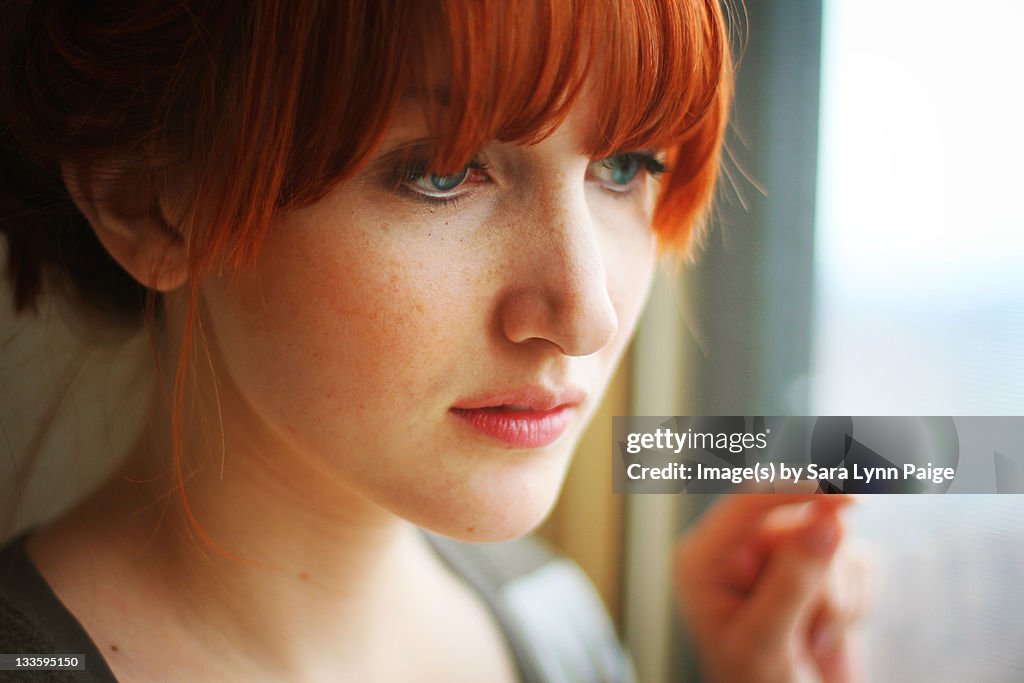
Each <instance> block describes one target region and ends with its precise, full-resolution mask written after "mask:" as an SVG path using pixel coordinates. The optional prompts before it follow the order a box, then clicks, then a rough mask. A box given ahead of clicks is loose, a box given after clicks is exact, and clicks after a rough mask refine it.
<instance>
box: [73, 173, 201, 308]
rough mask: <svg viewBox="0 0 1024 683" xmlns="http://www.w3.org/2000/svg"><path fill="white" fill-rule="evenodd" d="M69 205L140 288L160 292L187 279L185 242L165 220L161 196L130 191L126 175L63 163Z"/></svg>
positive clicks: (179, 284)
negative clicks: (136, 281)
mask: <svg viewBox="0 0 1024 683" xmlns="http://www.w3.org/2000/svg"><path fill="white" fill-rule="evenodd" d="M61 174H62V176H63V178H64V184H65V186H66V187H67V189H68V193H69V194H70V195H71V199H72V201H74V203H75V206H76V207H78V210H79V211H81V212H82V215H83V216H85V218H86V220H88V221H89V224H90V225H91V226H92V228H93V230H94V231H95V232H96V236H97V237H98V238H99V240H100V242H101V243H102V244H103V246H104V247H105V248H106V250H107V252H109V253H110V255H111V256H112V257H113V258H114V260H115V261H117V262H118V263H119V264H121V267H122V268H124V269H125V270H126V271H128V273H129V274H130V275H131V276H132V277H133V278H135V279H136V280H138V281H139V283H141V284H142V285H143V286H145V287H148V288H149V289H153V290H156V291H158V292H169V291H172V290H175V289H178V288H179V287H181V286H182V285H184V284H185V282H186V281H187V280H188V258H187V256H188V255H187V250H186V247H185V240H184V238H183V237H182V235H181V233H180V232H179V231H178V229H177V226H174V225H172V224H171V223H170V222H169V221H168V220H167V219H166V218H165V215H166V214H165V211H164V209H163V202H162V201H161V198H160V197H157V196H154V194H153V193H152V192H149V191H146V190H145V189H142V190H141V191H139V190H140V188H132V187H131V186H130V184H129V183H127V182H125V179H124V177H123V176H124V174H123V173H117V172H111V171H110V170H109V169H95V168H91V169H86V168H83V167H81V166H76V165H74V164H71V163H70V162H63V163H62V164H61Z"/></svg>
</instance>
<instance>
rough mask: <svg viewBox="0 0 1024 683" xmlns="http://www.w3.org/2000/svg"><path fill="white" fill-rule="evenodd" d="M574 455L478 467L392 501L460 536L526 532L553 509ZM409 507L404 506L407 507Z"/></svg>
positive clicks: (420, 520)
mask: <svg viewBox="0 0 1024 683" xmlns="http://www.w3.org/2000/svg"><path fill="white" fill-rule="evenodd" d="M567 464H568V457H565V458H558V459H557V460H548V461H546V462H544V461H542V462H537V461H534V462H529V463H526V462H519V463H516V464H511V465H505V466H502V467H495V468H486V471H477V472H473V473H472V475H471V476H468V477H466V478H464V479H463V480H462V481H461V482H459V484H457V485H455V486H442V487H440V489H439V490H437V491H435V492H434V495H428V492H427V491H426V490H423V489H421V490H420V491H418V494H419V495H416V494H413V496H411V497H409V498H406V499H405V501H404V502H405V503H406V505H399V506H389V507H390V508H391V509H392V510H393V511H395V512H397V513H398V514H399V515H401V516H402V517H404V518H405V519H407V520H409V521H411V522H413V523H414V524H416V525H417V526H421V527H423V528H425V529H428V530H430V531H433V532H435V533H438V534H441V535H444V536H448V537H450V538H454V539H456V540H460V541H467V542H472V543H493V542H497V541H507V540H510V539H513V538H516V537H519V536H523V535H524V534H527V533H529V532H531V531H533V530H534V529H535V528H537V527H538V526H539V525H540V524H541V523H542V522H543V521H544V520H545V519H546V518H547V516H548V514H549V513H550V512H551V509H552V508H553V507H554V505H555V502H556V501H557V499H558V494H559V492H560V490H561V486H562V481H563V479H564V476H565V470H566V466H567ZM403 508H404V509H403Z"/></svg>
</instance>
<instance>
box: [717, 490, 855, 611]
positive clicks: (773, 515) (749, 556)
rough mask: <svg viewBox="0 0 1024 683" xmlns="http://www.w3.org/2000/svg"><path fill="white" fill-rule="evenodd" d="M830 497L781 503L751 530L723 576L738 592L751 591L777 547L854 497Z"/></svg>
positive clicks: (852, 500) (798, 535) (792, 540)
mask: <svg viewBox="0 0 1024 683" xmlns="http://www.w3.org/2000/svg"><path fill="white" fill-rule="evenodd" d="M830 498H831V496H819V497H818V498H817V499H816V500H813V501H812V502H810V503H806V504H803V505H791V506H784V507H782V508H776V509H774V510H771V511H769V512H768V514H766V515H765V517H764V520H763V522H762V523H761V525H760V527H759V528H757V529H756V531H754V532H753V534H752V536H751V538H750V540H749V542H747V543H744V544H741V549H740V550H739V551H738V552H737V553H736V555H735V559H734V561H733V562H732V563H730V565H729V566H727V568H723V570H724V571H723V575H724V576H726V577H728V578H729V580H730V581H729V583H730V585H732V586H733V587H734V588H735V590H737V591H738V592H742V593H748V592H750V591H751V590H752V589H753V586H754V584H755V583H756V581H757V579H758V577H759V576H760V575H761V572H762V571H763V570H764V567H765V565H766V563H767V562H768V559H769V558H770V557H771V555H772V553H773V552H774V551H775V549H776V548H779V547H782V546H784V545H787V544H789V543H792V542H794V541H796V540H798V539H799V537H800V536H802V535H803V533H804V530H805V529H806V527H807V526H808V525H809V524H810V523H811V521H812V520H814V519H816V518H817V517H818V516H820V515H822V514H835V513H836V512H838V511H841V508H842V507H844V506H846V505H848V504H850V502H854V501H855V500H856V499H849V498H847V499H846V500H843V501H842V502H835V501H831V500H829V499H830ZM782 513H785V514H782Z"/></svg>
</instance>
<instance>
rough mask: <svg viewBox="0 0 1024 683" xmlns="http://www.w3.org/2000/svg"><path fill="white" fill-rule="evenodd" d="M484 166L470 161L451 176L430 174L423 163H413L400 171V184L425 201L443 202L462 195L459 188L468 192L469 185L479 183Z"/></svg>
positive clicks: (478, 162)
mask: <svg viewBox="0 0 1024 683" xmlns="http://www.w3.org/2000/svg"><path fill="white" fill-rule="evenodd" d="M486 168H487V167H486V166H485V165H484V164H483V163H482V162H480V161H471V162H469V163H468V164H466V165H465V166H464V167H463V168H462V170H461V171H459V172H458V173H453V174H451V175H439V174H437V173H431V172H430V170H429V169H428V168H427V163H426V162H425V161H414V162H411V163H410V164H408V165H406V166H405V167H404V168H402V169H401V170H400V174H399V175H400V178H401V182H402V183H403V184H404V185H405V186H406V187H407V188H409V189H410V190H412V191H413V192H415V193H416V194H418V195H422V196H423V197H425V198H427V199H436V200H445V199H451V198H454V197H456V196H460V195H461V194H463V193H462V192H459V191H458V190H460V188H462V189H464V190H469V187H468V186H469V185H472V184H475V183H476V182H478V181H480V179H481V175H482V174H483V173H484V171H485V170H486Z"/></svg>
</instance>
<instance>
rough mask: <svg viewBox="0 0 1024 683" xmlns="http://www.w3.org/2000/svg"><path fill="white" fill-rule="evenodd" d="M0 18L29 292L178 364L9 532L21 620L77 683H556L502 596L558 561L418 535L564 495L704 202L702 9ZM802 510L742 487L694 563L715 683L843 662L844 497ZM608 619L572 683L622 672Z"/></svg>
mask: <svg viewBox="0 0 1024 683" xmlns="http://www.w3.org/2000/svg"><path fill="white" fill-rule="evenodd" d="M127 5H130V6H127ZM599 5H601V6H599ZM3 13H4V17H3V21H2V24H3V26H4V27H5V28H4V33H5V35H4V36H3V42H2V45H3V47H2V49H3V50H4V60H3V61H4V62H5V63H6V64H7V65H12V64H17V65H19V68H18V69H11V68H7V69H5V70H4V76H3V77H2V78H3V79H4V80H3V83H2V84H0V93H2V94H0V97H3V117H4V119H3V126H4V137H3V155H4V167H5V170H6V176H7V177H6V178H5V181H4V185H5V188H6V193H7V197H6V198H5V200H4V201H5V202H6V204H5V207H8V210H5V211H4V219H3V230H4V233H5V234H6V236H7V240H8V245H9V254H10V256H9V273H10V277H11V281H12V283H13V286H14V292H15V297H16V301H17V303H18V305H19V307H20V308H21V309H23V310H25V311H28V310H30V309H31V308H32V306H33V304H34V302H35V301H36V300H37V297H38V296H39V295H40V292H41V290H42V289H43V288H44V286H45V287H47V288H53V287H56V286H59V283H67V284H68V285H69V287H67V289H66V291H65V293H66V294H68V295H70V296H71V297H72V299H73V300H74V301H76V302H77V304H78V305H79V306H80V308H81V310H82V311H85V312H86V317H87V318H88V319H89V320H91V321H93V322H95V323H96V324H98V325H114V324H142V323H143V322H145V323H146V324H147V325H148V327H149V329H150V330H151V332H152V336H153V348H154V360H155V366H156V372H155V375H156V377H157V378H158V382H160V383H161V384H160V385H159V386H160V388H161V390H160V391H158V392H157V399H156V400H155V401H154V404H153V407H152V410H151V412H150V417H149V420H148V422H147V426H146V429H145V430H144V433H143V436H142V437H141V438H140V439H139V441H138V443H137V444H136V446H135V447H134V448H133V449H132V452H131V453H130V454H129V455H128V456H127V458H126V459H125V464H124V466H123V467H122V469H121V470H120V471H119V472H118V475H117V476H115V477H113V478H111V479H110V481H109V482H108V483H107V484H106V485H105V486H104V487H102V488H101V489H100V490H99V491H98V492H96V493H95V494H94V495H92V496H91V497H89V498H88V499H87V500H86V501H84V502H83V503H82V504H81V505H79V506H78V507H77V508H76V509H74V510H73V511H71V512H70V513H68V514H67V515H65V516H64V517H63V518H62V519H61V520H59V521H58V522H56V523H55V524H52V525H49V526H47V527H45V528H43V529H40V530H37V531H35V533H33V534H32V535H31V536H30V537H27V538H26V539H23V541H24V542H20V543H15V544H14V545H12V546H11V547H9V548H8V550H7V552H6V553H5V556H4V557H5V558H7V560H8V561H9V562H10V563H12V564H16V565H17V567H19V568H20V569H19V570H20V571H21V572H22V573H21V582H20V583H19V582H18V581H14V582H8V586H7V589H6V590H7V593H6V594H5V596H6V599H7V600H8V606H7V614H8V615H9V616H8V621H9V622H11V623H13V622H17V623H20V624H22V625H23V626H24V628H22V630H21V631H20V633H21V636H20V637H22V638H28V637H30V636H31V637H38V638H42V639H43V640H42V642H46V643H49V644H52V645H53V646H54V647H59V645H60V644H61V643H62V642H63V643H73V644H75V645H78V644H81V646H82V647H83V648H87V650H83V651H86V653H87V655H88V656H87V659H88V666H89V671H90V673H91V674H92V675H93V676H96V678H93V679H88V680H104V681H109V680H113V679H114V677H116V679H117V680H122V681H144V680H188V681H199V680H246V681H257V680H295V681H315V680H337V679H338V678H342V679H343V680H373V681H392V680H395V681H398V680H401V681H408V680H425V681H459V680H466V681H481V680H486V681H512V680H545V678H544V677H545V676H547V675H548V674H549V673H550V671H551V670H552V669H551V666H556V665H547V664H545V657H544V656H543V654H542V653H541V652H540V650H541V649H542V646H541V645H538V644H537V642H536V641H537V639H536V638H532V636H531V633H532V631H531V629H532V628H533V626H530V625H529V624H527V622H528V620H524V619H522V618H520V617H518V616H517V615H516V614H515V608H514V607H513V604H520V605H521V604H533V605H536V604H537V603H538V600H544V599H545V598H544V596H545V592H544V590H543V589H532V590H531V589H529V586H530V585H531V584H530V582H529V581H528V582H525V583H524V582H519V581H518V578H520V574H522V575H523V576H529V577H536V576H538V573H537V572H535V571H534V569H536V567H533V568H527V569H523V570H522V572H519V573H517V572H518V570H516V571H511V570H509V572H508V573H509V576H505V575H504V574H502V572H505V571H506V570H508V567H509V565H511V564H514V563H516V562H520V561H522V560H523V558H524V557H527V556H528V555H530V556H532V554H535V553H536V552H538V551H537V550H536V548H534V547H533V546H530V547H529V548H526V547H524V546H513V548H514V550H513V551H511V552H509V551H507V550H506V551H502V550H500V548H507V546H498V547H496V548H494V549H492V550H489V549H488V547H487V546H479V547H477V548H476V549H473V548H472V547H467V546H464V545H461V544H458V543H455V542H454V541H446V540H443V539H441V538H438V537H434V536H428V535H425V534H423V533H422V532H421V531H420V528H423V529H427V530H429V531H431V532H435V533H436V534H440V535H443V536H445V537H448V538H450V539H456V540H457V541H462V542H481V541H502V540H506V539H511V538H514V537H517V536H521V535H523V534H525V533H527V532H528V531H529V530H530V529H532V528H533V527H534V526H536V525H537V524H538V523H539V522H540V521H541V520H542V519H543V517H544V516H545V515H546V513H547V512H548V510H549V509H550V507H551V505H552V503H553V501H554V499H555V497H556V495H557V492H558V488H559V485H560V483H561V479H562V476H563V474H564V471H565V467H566V464H567V461H568V458H569V456H570V454H571V452H572V449H573V446H574V444H575V442H576V439H577V437H578V436H579V434H580V431H581V430H582V428H583V426H584V425H585V424H586V422H587V420H588V418H589V416H590V414H591V413H592V411H593V409H594V407H595V406H596V404H597V402H598V399H599V397H600V395H601V393H602V391H603V389H604V387H605V384H606V382H607V380H608V378H609V376H610V373H611V371H612V369H613V368H614V366H615V364H616V363H617V361H618V359H619V357H620V356H621V354H622V352H623V349H624V348H625V346H626V343H627V341H628V339H629V337H630V335H631V334H632V332H633V329H634V327H635V324H636V321H637V317H638V315H639V313H640V310H641V307H642V305H643V302H644V299H645V297H646V294H647V290H648V286H649V283H650V279H651V273H652V271H653V268H654V261H655V257H656V254H657V252H658V250H659V248H661V249H682V248H684V247H685V246H686V244H687V242H688V239H689V237H690V233H691V232H692V229H693V228H694V226H695V225H698V224H699V222H700V218H701V216H702V215H703V214H704V212H705V210H706V208H707V204H708V202H709V199H710V197H711V193H712V188H713V184H714V180H715V177H716V174H717V164H718V154H719V147H720V144H721V138H722V134H723V130H724V127H725V121H726V115H727V109H728V104H729V94H730V83H731V76H730V69H731V66H730V59H729V48H728V44H727V39H726V34H725V22H724V19H723V17H722V16H721V14H720V10H719V8H718V5H717V3H716V2H713V1H711V0H707V1H700V0H692V1H689V2H681V3H680V2H668V1H665V2H623V3H579V4H578V5H577V4H575V3H568V2H566V3H562V2H552V3H540V2H538V3H514V4H513V3H483V2H479V3H478V2H454V1H453V2H448V3H419V2H399V1H394V2H380V1H379V0H374V1H369V0H366V1H364V2H360V1H358V0H352V1H349V2H339V3H315V2H294V3H275V2H262V3H261V2H256V3H250V2H246V3H235V2H219V3H198V2H180V1H179V2H158V1H157V0H153V1H152V2H147V3H126V6H123V7H116V6H112V7H107V8H98V7H97V8H93V7H89V8H86V7H85V6H84V5H82V6H80V5H79V3H59V2H9V3H5V4H4V6H3ZM807 500H808V499H807V498H806V497H801V496H796V497H788V498H787V497H782V496H774V497H769V498H766V499H761V498H757V497H749V498H747V499H745V500H737V501H730V502H727V503H726V504H724V505H722V506H720V507H719V508H718V509H717V511H716V512H715V513H713V514H712V515H711V516H710V517H709V518H708V519H707V520H706V521H705V522H704V524H703V525H702V526H701V528H700V529H698V530H697V531H696V532H694V533H693V534H692V535H691V536H690V537H689V538H688V540H687V541H686V542H685V544H684V546H682V548H683V549H682V551H681V552H682V555H681V561H680V565H679V567H680V571H679V575H680V584H681V587H682V588H683V589H684V590H683V591H682V592H683V593H684V594H685V597H684V600H683V602H684V609H685V612H686V613H687V614H688V616H689V619H690V622H691V625H692V627H693V630H694V633H695V636H696V638H697V640H698V643H699V644H700V646H701V649H702V652H703V656H704V659H705V662H706V665H707V668H708V671H709V673H710V674H711V675H712V676H713V677H715V679H716V680H765V681H767V680H780V681H781V680H794V679H795V677H796V676H798V675H800V676H803V675H811V676H815V677H823V678H824V679H826V680H840V679H841V678H842V676H844V675H845V673H844V672H845V671H846V666H845V664H844V663H843V659H844V651H845V634H846V631H845V626H846V624H847V622H848V619H849V617H850V614H851V608H850V606H849V605H843V604H842V601H841V600H839V598H838V597H837V594H836V593H834V592H833V591H829V590H827V589H826V585H825V583H824V577H825V576H826V575H827V574H828V572H829V571H832V569H830V568H832V567H834V565H835V560H834V559H833V558H834V555H835V550H836V546H837V544H838V535H839V524H838V518H837V516H836V515H837V509H838V507H839V506H840V505H841V504H842V502H841V501H839V500H838V499H827V500H822V501H819V502H816V503H815V504H814V506H813V510H812V511H811V513H810V514H807V515H804V516H803V517H801V518H800V521H799V522H796V523H790V524H789V525H788V526H785V527H784V528H775V529H774V530H768V529H767V527H765V525H766V523H767V520H768V518H769V517H770V516H771V515H770V514H769V513H770V511H771V510H772V509H774V508H780V507H787V504H796V503H806V502H807ZM790 507H792V505H790ZM762 527H765V528H762ZM502 552H504V555H501V554H500V553H502ZM494 553H498V554H494ZM488 563H490V564H489V565H488ZM551 563H552V561H551V560H550V558H548V557H544V558H541V559H540V560H538V561H537V563H536V564H539V565H541V566H542V567H548V566H550V565H551ZM486 566H490V567H491V569H494V570H495V571H496V572H497V573H498V574H502V575H501V576H500V577H499V579H498V580H497V581H492V583H491V584H488V583H487V580H486V578H480V576H479V575H480V574H481V571H482V570H481V568H483V567H486ZM558 566H563V565H558ZM545 576H548V574H545ZM26 577H27V578H26ZM474 577H475V578H474ZM531 580H532V579H531ZM33 581H35V583H34V584H33V583H32V582H33ZM512 581H516V583H515V585H514V587H513V588H514V590H513V589H511V588H508V587H507V586H506V583H509V582H512ZM559 581H561V582H559ZM559 581H555V582H554V583H553V584H550V585H556V586H558V587H559V588H560V590H561V593H560V594H564V592H565V591H569V592H570V593H571V592H572V591H578V592H579V594H580V595H581V596H584V597H581V598H580V599H579V600H575V601H573V600H570V601H569V602H571V603H572V605H574V607H571V608H569V609H577V608H579V609H585V608H584V607H580V606H581V605H583V604H584V603H585V602H586V600H587V598H586V597H585V596H586V591H585V590H584V589H580V588H579V587H578V583H574V582H575V579H569V580H568V581H564V580H559ZM12 583H13V584H14V585H13V588H12V586H11V584H12ZM509 585H511V583H509ZM33 586H34V588H33ZM523 586H527V588H523ZM507 588H508V589H507ZM506 589H507V590H506ZM33 590H37V591H38V592H37V593H35V594H33V593H32V591H33ZM46 590H52V592H53V595H52V596H50V597H51V598H52V597H55V598H56V599H58V600H59V602H56V601H55V600H49V601H46V604H47V605H48V607H47V609H48V610H50V612H49V613H48V614H32V610H33V607H32V605H33V604H39V603H38V602H33V600H31V599H29V598H26V595H34V596H35V598H36V599H38V600H43V599H44V597H45V591H46ZM516 591H525V593H524V594H525V595H526V598H525V603H524V602H522V601H520V602H519V603H516V602H515V600H514V599H513V598H511V597H509V596H510V594H511V593H513V592H516ZM40 596H43V597H40ZM44 601H45V600H44ZM54 612H57V613H58V614H57V615H56V616H55V615H54ZM571 616H572V615H569V616H566V617H563V620H564V619H568V618H570V617H571ZM69 619H70V621H71V625H70V626H69V625H68V623H69ZM588 623H589V622H588ZM524 624H525V625H524ZM64 627H66V628H67V629H70V631H72V633H71V635H68V634H67V631H62V630H61V629H62V628H64ZM560 628H561V629H562V632H567V633H573V628H572V627H571V625H567V624H565V623H562V624H561V626H560ZM594 628H596V629H597V630H596V631H595V632H594V635H593V636H592V637H593V640H594V642H596V643H598V646H599V647H598V652H599V655H598V656H593V657H592V660H593V661H589V662H586V663H584V664H579V665H578V668H577V669H574V671H576V672H577V673H576V674H575V675H577V676H578V677H579V676H584V675H588V676H589V675H591V674H592V675H593V676H595V677H596V676H601V677H603V678H604V679H607V680H611V679H615V678H619V679H623V678H625V677H626V676H627V675H628V672H627V671H626V669H625V667H624V666H623V662H622V661H621V660H616V659H615V657H614V656H612V657H611V658H610V659H609V656H608V655H609V653H612V654H613V655H614V651H613V650H610V649H608V647H607V643H606V634H605V631H604V630H602V628H601V627H594ZM577 630H579V631H580V633H581V635H580V638H583V635H582V633H583V631H585V630H586V629H584V628H580V629H577ZM822 634H826V635H827V636H828V637H827V638H826V637H823V636H822ZM47 638H49V640H46V639H47ZM62 638H64V639H65V640H62ZM751 638H754V639H755V640H751ZM570 640H571V639H570ZM822 642H824V643H825V645H824V646H822ZM18 644H19V643H18V642H17V641H15V642H13V643H11V642H8V643H4V646H5V647H6V648H8V649H10V647H12V645H15V646H16V645H18ZM64 647H67V645H65V646H64ZM93 647H94V648H95V650H93V649H92V648H93ZM566 647H567V648H569V649H571V648H572V647H573V645H572V643H571V642H570V643H569V644H568V645H566ZM56 651H64V652H68V651H69V650H67V649H64V650H56ZM587 651H588V650H587V648H582V649H580V652H587ZM601 653H603V654H601ZM737 655H740V657H738V658H737ZM554 656H555V657H556V658H557V657H559V656H561V655H559V654H558V653H556V654H555V655H554ZM101 660H102V661H101ZM557 666H562V664H557ZM108 669H109V670H108ZM580 672H590V674H583V673H580ZM581 680H587V679H586V678H581Z"/></svg>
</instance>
